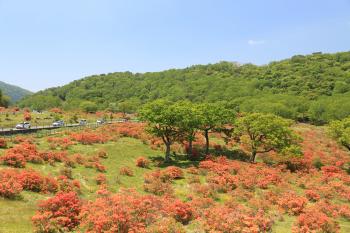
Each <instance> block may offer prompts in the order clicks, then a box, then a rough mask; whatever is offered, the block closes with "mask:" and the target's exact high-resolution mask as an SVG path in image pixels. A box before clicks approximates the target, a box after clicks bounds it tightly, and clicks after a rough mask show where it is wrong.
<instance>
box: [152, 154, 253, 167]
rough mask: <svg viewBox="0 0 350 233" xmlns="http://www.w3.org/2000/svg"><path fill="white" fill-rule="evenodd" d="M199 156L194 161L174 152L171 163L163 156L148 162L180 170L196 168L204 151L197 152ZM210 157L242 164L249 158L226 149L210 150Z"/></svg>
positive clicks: (203, 155)
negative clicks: (241, 162)
mask: <svg viewBox="0 0 350 233" xmlns="http://www.w3.org/2000/svg"><path fill="white" fill-rule="evenodd" d="M199 154H200V155H199V156H198V157H197V158H195V159H193V158H190V157H189V156H188V155H187V154H176V153H175V152H174V153H173V154H172V155H171V161H169V162H165V161H164V155H155V156H151V157H150V160H151V161H152V162H153V163H154V164H156V166H157V167H159V168H165V167H168V166H177V167H180V168H188V167H191V166H194V167H198V164H199V163H200V161H202V160H204V159H205V157H206V156H205V153H204V151H200V152H199ZM209 154H210V155H213V156H225V157H227V158H228V159H231V160H240V161H243V162H249V156H248V155H247V154H245V153H244V152H243V151H241V150H239V149H235V150H228V149H220V150H217V149H211V150H210V151H209Z"/></svg>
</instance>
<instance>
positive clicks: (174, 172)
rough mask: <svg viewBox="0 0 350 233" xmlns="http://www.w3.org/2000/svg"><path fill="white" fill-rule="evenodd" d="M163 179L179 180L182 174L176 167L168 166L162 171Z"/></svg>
mask: <svg viewBox="0 0 350 233" xmlns="http://www.w3.org/2000/svg"><path fill="white" fill-rule="evenodd" d="M161 173H162V176H163V177H169V179H170V180H174V179H181V178H183V177H184V173H183V171H182V170H181V168H179V167H176V166H169V167H167V168H165V169H164V170H162V172H161Z"/></svg>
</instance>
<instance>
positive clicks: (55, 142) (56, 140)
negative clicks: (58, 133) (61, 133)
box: [47, 137, 75, 150]
mask: <svg viewBox="0 0 350 233" xmlns="http://www.w3.org/2000/svg"><path fill="white" fill-rule="evenodd" d="M47 141H48V143H50V148H51V149H55V148H57V147H60V148H61V149H63V150H66V149H68V148H69V147H70V146H71V145H74V144H75V143H74V142H73V141H72V140H71V139H70V138H68V137H49V138H48V139H47Z"/></svg>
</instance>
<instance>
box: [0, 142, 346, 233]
mask: <svg viewBox="0 0 350 233" xmlns="http://www.w3.org/2000/svg"><path fill="white" fill-rule="evenodd" d="M36 142H37V145H38V148H39V150H46V149H48V148H49V147H48V143H47V142H46V138H45V137H44V138H40V139H36ZM101 149H104V150H106V151H107V153H108V158H107V159H101V162H102V164H103V165H105V166H106V168H107V172H106V173H104V174H105V175H106V177H107V182H108V187H109V189H110V191H112V192H117V191H118V190H119V189H120V188H133V189H136V190H137V191H138V192H141V193H144V191H143V176H144V174H145V173H146V172H149V171H151V170H154V169H156V167H154V166H151V167H150V168H148V169H146V168H139V167H136V166H135V160H136V158H138V157H140V156H144V157H148V158H149V159H151V160H152V159H154V158H157V157H159V156H163V152H161V151H156V150H152V149H150V148H149V146H148V145H145V144H143V143H142V142H141V141H140V140H137V139H134V138H120V139H119V140H118V141H116V142H108V143H106V144H94V145H81V144H77V145H73V146H72V147H71V148H70V149H69V150H68V152H69V153H70V154H74V153H80V154H82V155H83V156H85V157H90V156H92V155H94V154H96V153H97V151H99V150H101ZM0 153H1V152H0ZM173 164H175V165H177V166H179V167H183V168H185V167H188V166H191V165H195V164H196V162H191V161H188V160H187V159H185V157H182V156H178V159H177V160H175V161H174V162H173ZM124 166H128V167H130V168H131V169H132V170H133V172H134V175H133V176H131V177H129V176H122V175H120V174H119V169H120V168H121V167H124ZM4 167H5V166H1V165H0V169H2V168H4ZM63 167H64V166H63V164H62V163H56V164H55V166H51V165H48V164H42V165H40V164H31V163H27V168H32V169H34V170H37V171H40V172H41V173H43V174H46V175H48V174H51V175H55V176H56V175H58V174H59V172H60V170H61V169H62V168H63ZM72 172H73V178H74V179H77V180H79V181H80V183H81V185H82V186H81V191H82V194H81V197H82V198H84V199H94V198H95V197H96V194H95V192H96V191H97V190H98V185H97V184H96V181H95V177H96V175H97V174H98V173H99V172H97V171H96V170H95V169H94V168H85V167H84V166H81V165H77V166H76V167H75V168H72ZM190 176H192V175H191V174H187V173H185V179H180V180H176V181H174V183H173V188H174V190H175V195H176V196H177V197H178V198H181V199H183V200H185V199H186V197H187V195H188V194H191V193H192V190H191V188H190V186H189V184H188V180H187V178H188V177H190ZM198 176H199V178H200V181H201V183H204V182H205V176H204V175H198ZM298 191H300V192H302V190H298ZM49 196H50V195H42V194H37V193H33V192H26V191H24V192H22V194H21V199H19V200H6V199H1V198H0V233H26V232H32V231H33V229H32V224H31V220H30V219H31V217H32V216H33V215H34V213H35V210H36V208H37V207H36V206H37V202H38V200H42V199H45V198H48V197H49ZM229 198H230V197H229V194H218V200H217V201H218V202H220V203H223V202H225V200H227V199H229ZM294 221H295V217H292V216H288V215H283V219H279V220H276V221H275V224H274V226H273V232H276V233H290V232H291V228H292V225H293V223H294ZM338 221H339V223H340V226H341V232H342V233H345V232H350V222H349V221H347V220H345V219H339V220H338ZM195 224H196V223H195V222H194V223H191V224H189V225H188V226H186V229H187V231H188V232H197V231H196V225H195Z"/></svg>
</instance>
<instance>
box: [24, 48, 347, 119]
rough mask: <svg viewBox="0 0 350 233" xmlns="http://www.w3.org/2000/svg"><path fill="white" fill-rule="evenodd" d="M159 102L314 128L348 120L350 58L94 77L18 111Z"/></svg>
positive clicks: (44, 94)
mask: <svg viewBox="0 0 350 233" xmlns="http://www.w3.org/2000/svg"><path fill="white" fill-rule="evenodd" d="M159 98H166V99H169V100H172V101H178V100H183V99H188V100H190V101H193V102H217V101H227V102H228V103H229V105H230V106H231V107H234V108H237V109H238V110H241V111H258V112H273V113H275V114H278V115H281V116H284V117H288V118H293V119H299V120H311V121H313V122H315V123H324V122H328V121H329V120H330V119H341V118H344V117H345V116H347V115H349V114H350V52H342V53H335V54H322V53H314V54H311V55H307V56H302V55H297V56H293V57H292V58H290V59H286V60H282V61H278V62H272V63H270V64H268V65H264V66H256V65H252V64H245V65H237V64H235V63H230V62H220V63H217V64H209V65H195V66H191V67H188V68H185V69H172V70H167V71H163V72H149V73H143V74H140V73H136V74H133V73H130V72H118V73H110V74H102V75H94V76H91V77H87V78H84V79H81V80H77V81H74V82H71V83H69V84H68V85H65V86H63V87H58V88H51V89H47V90H44V91H41V92H38V93H36V94H34V95H32V96H28V97H26V98H25V99H23V100H22V101H21V102H20V105H21V106H27V107H32V108H36V109H42V108H50V107H53V106H61V107H63V108H66V109H75V108H84V109H92V110H93V109H96V108H97V109H107V108H110V109H112V110H113V109H116V108H118V106H119V107H120V106H124V107H125V106H129V107H130V106H132V107H139V106H140V105H142V104H144V103H146V102H148V101H152V100H155V99H159ZM121 103H123V104H121Z"/></svg>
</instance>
